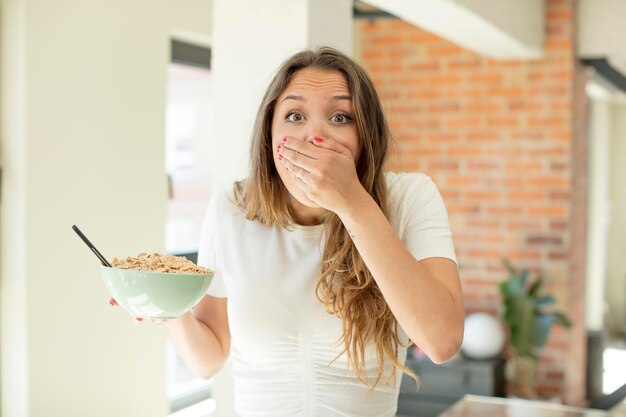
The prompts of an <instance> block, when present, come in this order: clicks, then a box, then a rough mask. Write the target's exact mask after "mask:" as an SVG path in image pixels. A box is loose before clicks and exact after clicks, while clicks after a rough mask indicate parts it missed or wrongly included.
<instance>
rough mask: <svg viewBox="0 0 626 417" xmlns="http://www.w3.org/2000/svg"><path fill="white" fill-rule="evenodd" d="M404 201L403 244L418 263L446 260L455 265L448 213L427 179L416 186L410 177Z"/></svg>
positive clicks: (430, 181) (431, 182)
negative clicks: (430, 259)
mask: <svg viewBox="0 0 626 417" xmlns="http://www.w3.org/2000/svg"><path fill="white" fill-rule="evenodd" d="M410 179H411V180H412V181H411V182H413V184H408V187H407V195H405V198H404V207H403V208H402V210H401V212H402V216H403V217H405V218H404V219H403V220H404V222H403V223H404V224H405V227H404V235H403V239H402V240H403V242H404V244H405V245H406V247H407V249H408V250H409V252H411V254H412V255H413V256H414V257H415V259H417V260H418V261H420V260H422V259H426V258H448V259H451V260H453V261H454V262H455V263H457V264H458V262H457V259H456V254H455V252H454V244H453V242H452V231H451V230H450V225H449V223H448V213H447V212H446V207H445V205H444V203H443V199H442V198H441V194H440V193H439V190H438V189H437V186H436V185H435V183H433V181H432V180H431V179H430V177H426V179H425V180H424V181H423V184H420V186H417V184H415V182H416V178H415V177H414V176H410Z"/></svg>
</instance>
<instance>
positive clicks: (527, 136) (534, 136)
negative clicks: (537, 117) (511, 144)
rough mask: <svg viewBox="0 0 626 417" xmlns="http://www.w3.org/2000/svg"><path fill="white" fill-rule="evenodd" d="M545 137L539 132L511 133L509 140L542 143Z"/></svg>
mask: <svg viewBox="0 0 626 417" xmlns="http://www.w3.org/2000/svg"><path fill="white" fill-rule="evenodd" d="M545 137H546V135H545V133H544V132H542V131H540V130H536V131H526V132H512V133H511V139H513V140H520V141H533V142H536V141H543V140H544V138H545Z"/></svg>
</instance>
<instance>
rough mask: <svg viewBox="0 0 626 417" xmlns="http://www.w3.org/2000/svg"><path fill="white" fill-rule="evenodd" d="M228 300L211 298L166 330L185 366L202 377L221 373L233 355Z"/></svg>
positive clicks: (202, 301) (172, 323)
mask: <svg viewBox="0 0 626 417" xmlns="http://www.w3.org/2000/svg"><path fill="white" fill-rule="evenodd" d="M226 303H227V299H226V298H217V297H212V296H209V295H206V296H204V298H203V299H202V300H201V301H200V303H198V305H197V306H196V308H194V309H193V310H192V311H191V312H189V313H186V314H184V315H183V316H181V317H179V318H177V319H175V320H167V321H166V322H165V327H166V328H167V333H168V335H169V337H170V340H171V341H172V344H173V345H174V347H175V348H176V351H177V352H178V354H179V355H180V357H181V358H182V359H183V361H184V362H185V364H187V366H188V367H189V368H190V369H191V370H192V371H193V372H194V373H195V374H196V375H198V376H200V377H201V378H210V377H212V376H213V375H214V374H216V373H217V371H219V370H220V368H221V367H222V365H224V362H225V361H226V358H228V353H229V352H230V329H229V327H228V314H227V312H226Z"/></svg>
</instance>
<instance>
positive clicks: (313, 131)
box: [306, 121, 327, 142]
mask: <svg viewBox="0 0 626 417" xmlns="http://www.w3.org/2000/svg"><path fill="white" fill-rule="evenodd" d="M308 127H309V128H308V132H307V137H306V141H307V142H313V139H314V138H324V137H326V135H327V132H326V129H325V126H324V123H323V121H313V122H311V123H309V126H308Z"/></svg>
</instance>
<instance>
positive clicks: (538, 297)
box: [499, 259, 571, 398]
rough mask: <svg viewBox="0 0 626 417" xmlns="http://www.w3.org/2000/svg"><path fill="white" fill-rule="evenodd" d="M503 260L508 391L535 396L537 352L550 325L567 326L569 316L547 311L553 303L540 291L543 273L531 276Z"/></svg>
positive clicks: (501, 290)
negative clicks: (510, 381) (509, 380)
mask: <svg viewBox="0 0 626 417" xmlns="http://www.w3.org/2000/svg"><path fill="white" fill-rule="evenodd" d="M503 263H504V265H505V267H506V268H507V270H508V272H509V276H508V278H507V279H506V280H504V281H502V282H500V284H499V290H500V294H501V295H502V303H503V314H502V318H503V321H504V324H505V326H506V327H507V330H508V341H509V347H510V349H509V353H510V355H509V356H510V357H509V361H510V364H509V365H510V366H511V368H512V369H511V371H512V372H511V374H512V382H513V386H511V387H510V389H509V393H510V394H513V395H517V396H521V397H528V398H532V397H536V395H537V393H536V367H537V360H538V353H539V350H540V349H541V348H543V347H544V346H545V344H546V342H547V341H548V336H549V335H550V331H551V329H552V326H554V325H560V326H563V327H570V326H571V323H570V321H569V319H568V318H567V317H566V316H565V315H564V314H563V313H560V312H555V311H546V310H545V307H546V306H550V305H552V304H554V303H555V299H554V297H553V296H552V295H550V294H543V293H542V292H541V289H542V288H541V287H542V285H543V277H542V276H541V275H537V277H536V279H535V280H534V281H533V280H531V279H530V272H529V270H528V269H522V270H521V271H518V270H517V269H516V268H514V267H513V265H512V264H511V262H510V261H509V260H508V259H503Z"/></svg>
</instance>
